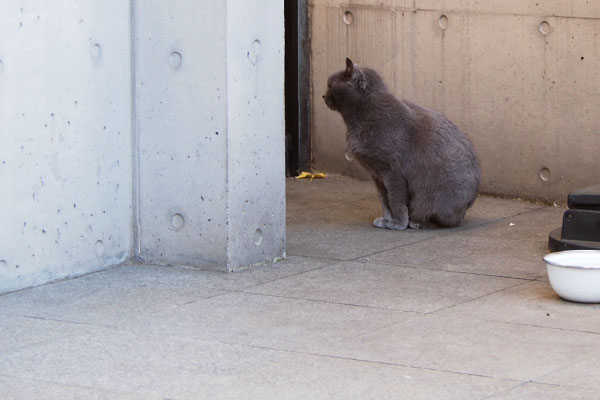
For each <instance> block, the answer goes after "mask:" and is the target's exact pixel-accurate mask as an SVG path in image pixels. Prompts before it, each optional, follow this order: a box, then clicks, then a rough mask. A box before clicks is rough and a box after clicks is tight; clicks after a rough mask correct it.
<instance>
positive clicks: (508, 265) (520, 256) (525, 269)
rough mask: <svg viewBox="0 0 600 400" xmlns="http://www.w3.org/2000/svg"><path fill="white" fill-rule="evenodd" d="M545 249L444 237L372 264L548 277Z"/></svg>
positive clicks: (533, 243) (385, 255) (384, 255)
mask: <svg viewBox="0 0 600 400" xmlns="http://www.w3.org/2000/svg"><path fill="white" fill-rule="evenodd" d="M546 253H547V250H546V245H545V244H544V243H541V242H537V241H522V240H513V239H499V238H487V237H478V236H469V235H458V234H454V235H444V236H443V237H434V238H430V239H428V240H423V241H421V242H418V243H414V244H408V245H406V246H403V247H399V248H395V249H392V250H388V251H382V252H380V253H378V254H374V255H371V256H370V257H369V259H370V261H371V262H376V263H383V264H391V265H404V266H411V267H417V268H426V269H436V270H443V271H456V272H469V273H477V274H485V275H493V276H503V277H507V278H523V279H537V278H542V277H545V276H546V266H545V264H544V263H543V261H542V257H543V256H544V254H546Z"/></svg>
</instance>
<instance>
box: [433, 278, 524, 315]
mask: <svg viewBox="0 0 600 400" xmlns="http://www.w3.org/2000/svg"><path fill="white" fill-rule="evenodd" d="M528 283H529V281H526V282H518V283H515V284H514V285H512V286H509V287H505V288H502V289H498V290H495V291H493V292H490V293H486V294H482V295H480V296H477V297H473V298H471V299H467V300H465V301H460V302H458V303H456V304H451V305H449V306H446V307H442V308H440V309H437V310H434V311H429V312H426V313H425V314H428V315H431V314H435V313H438V312H440V311H445V310H448V309H450V308H453V307H456V306H460V305H462V304H467V303H470V302H473V301H476V300H479V299H482V298H484V297H488V296H492V295H494V294H496V293H500V292H504V291H506V290H511V289H514V288H517V287H519V286H523V285H526V284H528Z"/></svg>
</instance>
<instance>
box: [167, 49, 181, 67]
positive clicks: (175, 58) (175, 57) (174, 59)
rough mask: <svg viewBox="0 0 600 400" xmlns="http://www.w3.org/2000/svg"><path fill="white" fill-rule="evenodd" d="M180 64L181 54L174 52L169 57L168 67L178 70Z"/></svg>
mask: <svg viewBox="0 0 600 400" xmlns="http://www.w3.org/2000/svg"><path fill="white" fill-rule="evenodd" d="M182 62H183V58H182V57H181V53H179V52H177V51H174V52H172V53H171V54H170V55H169V65H170V66H171V68H172V69H179V68H180V67H181V63H182Z"/></svg>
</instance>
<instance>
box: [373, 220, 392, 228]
mask: <svg viewBox="0 0 600 400" xmlns="http://www.w3.org/2000/svg"><path fill="white" fill-rule="evenodd" d="M388 222H389V220H387V219H385V218H383V217H379V218H377V219H375V221H373V226H374V227H376V228H384V229H386V228H387V224H388Z"/></svg>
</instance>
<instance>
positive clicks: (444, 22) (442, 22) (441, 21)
mask: <svg viewBox="0 0 600 400" xmlns="http://www.w3.org/2000/svg"><path fill="white" fill-rule="evenodd" d="M438 25H439V26H440V28H441V29H442V30H443V31H445V30H446V29H448V17H447V16H445V15H442V16H441V17H440V18H439V19H438Z"/></svg>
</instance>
